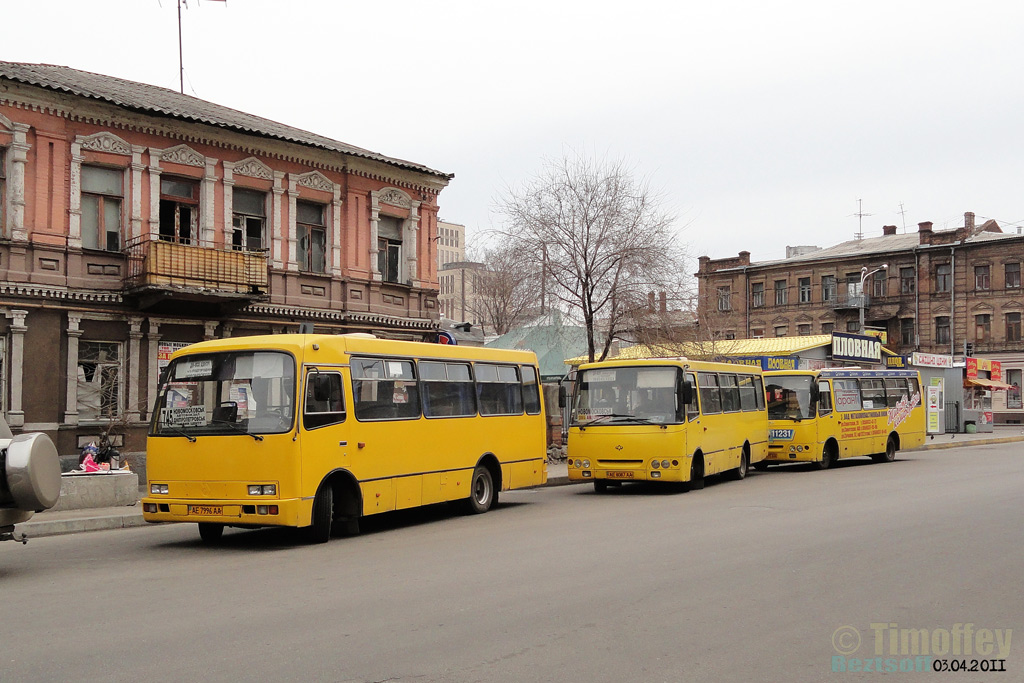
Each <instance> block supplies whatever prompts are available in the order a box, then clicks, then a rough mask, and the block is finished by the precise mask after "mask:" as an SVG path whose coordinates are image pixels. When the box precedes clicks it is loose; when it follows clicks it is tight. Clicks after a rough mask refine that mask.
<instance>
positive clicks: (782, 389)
mask: <svg viewBox="0 0 1024 683" xmlns="http://www.w3.org/2000/svg"><path fill="white" fill-rule="evenodd" d="M764 380H765V382H764V390H765V394H766V395H767V398H768V419H769V420H806V419H809V418H812V417H814V406H812V405H811V380H812V378H811V377H810V376H808V375H792V376H789V377H779V376H767V375H766V376H765V378H764Z"/></svg>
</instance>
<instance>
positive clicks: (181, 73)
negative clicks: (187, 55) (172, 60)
mask: <svg viewBox="0 0 1024 683" xmlns="http://www.w3.org/2000/svg"><path fill="white" fill-rule="evenodd" d="M186 1H187V0H178V82H179V86H180V88H181V94H182V95H184V94H185V61H184V60H183V59H182V54H181V3H183V2H186Z"/></svg>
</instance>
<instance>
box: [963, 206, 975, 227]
mask: <svg viewBox="0 0 1024 683" xmlns="http://www.w3.org/2000/svg"><path fill="white" fill-rule="evenodd" d="M964 227H965V228H967V231H968V232H974V212H973V211H967V212H965V213H964Z"/></svg>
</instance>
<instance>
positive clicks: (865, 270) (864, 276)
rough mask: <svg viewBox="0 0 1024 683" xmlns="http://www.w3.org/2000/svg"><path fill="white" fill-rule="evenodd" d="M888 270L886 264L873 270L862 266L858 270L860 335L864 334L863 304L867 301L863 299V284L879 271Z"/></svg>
mask: <svg viewBox="0 0 1024 683" xmlns="http://www.w3.org/2000/svg"><path fill="white" fill-rule="evenodd" d="M888 269H889V264H888V263H883V264H882V265H880V266H879V267H877V268H875V269H874V270H868V267H867V266H864V267H862V268H861V269H860V333H861V334H862V335H863V334H864V303H865V301H866V300H867V299H866V298H865V297H866V296H867V294H865V293H864V282H865V281H866V280H867V279H868V278H869V277H871V276H872V275H874V274H875V273H877V272H878V271H880V270H888Z"/></svg>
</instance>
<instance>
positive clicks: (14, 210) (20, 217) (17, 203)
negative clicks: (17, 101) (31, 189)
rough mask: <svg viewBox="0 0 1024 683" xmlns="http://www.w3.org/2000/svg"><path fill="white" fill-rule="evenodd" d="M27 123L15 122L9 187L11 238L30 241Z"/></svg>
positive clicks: (28, 128) (29, 128)
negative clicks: (27, 194)
mask: <svg viewBox="0 0 1024 683" xmlns="http://www.w3.org/2000/svg"><path fill="white" fill-rule="evenodd" d="M31 128H32V127H31V126H29V125H28V124H27V123H15V124H14V141H13V143H12V144H11V148H10V149H11V178H10V184H9V188H8V192H10V200H9V201H10V210H9V211H8V213H7V215H8V222H9V230H10V233H9V234H10V236H11V239H14V240H19V241H22V242H27V241H28V229H27V228H26V227H25V165H26V164H27V163H28V151H29V149H31V145H29V144H28V131H29V130H31Z"/></svg>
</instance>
